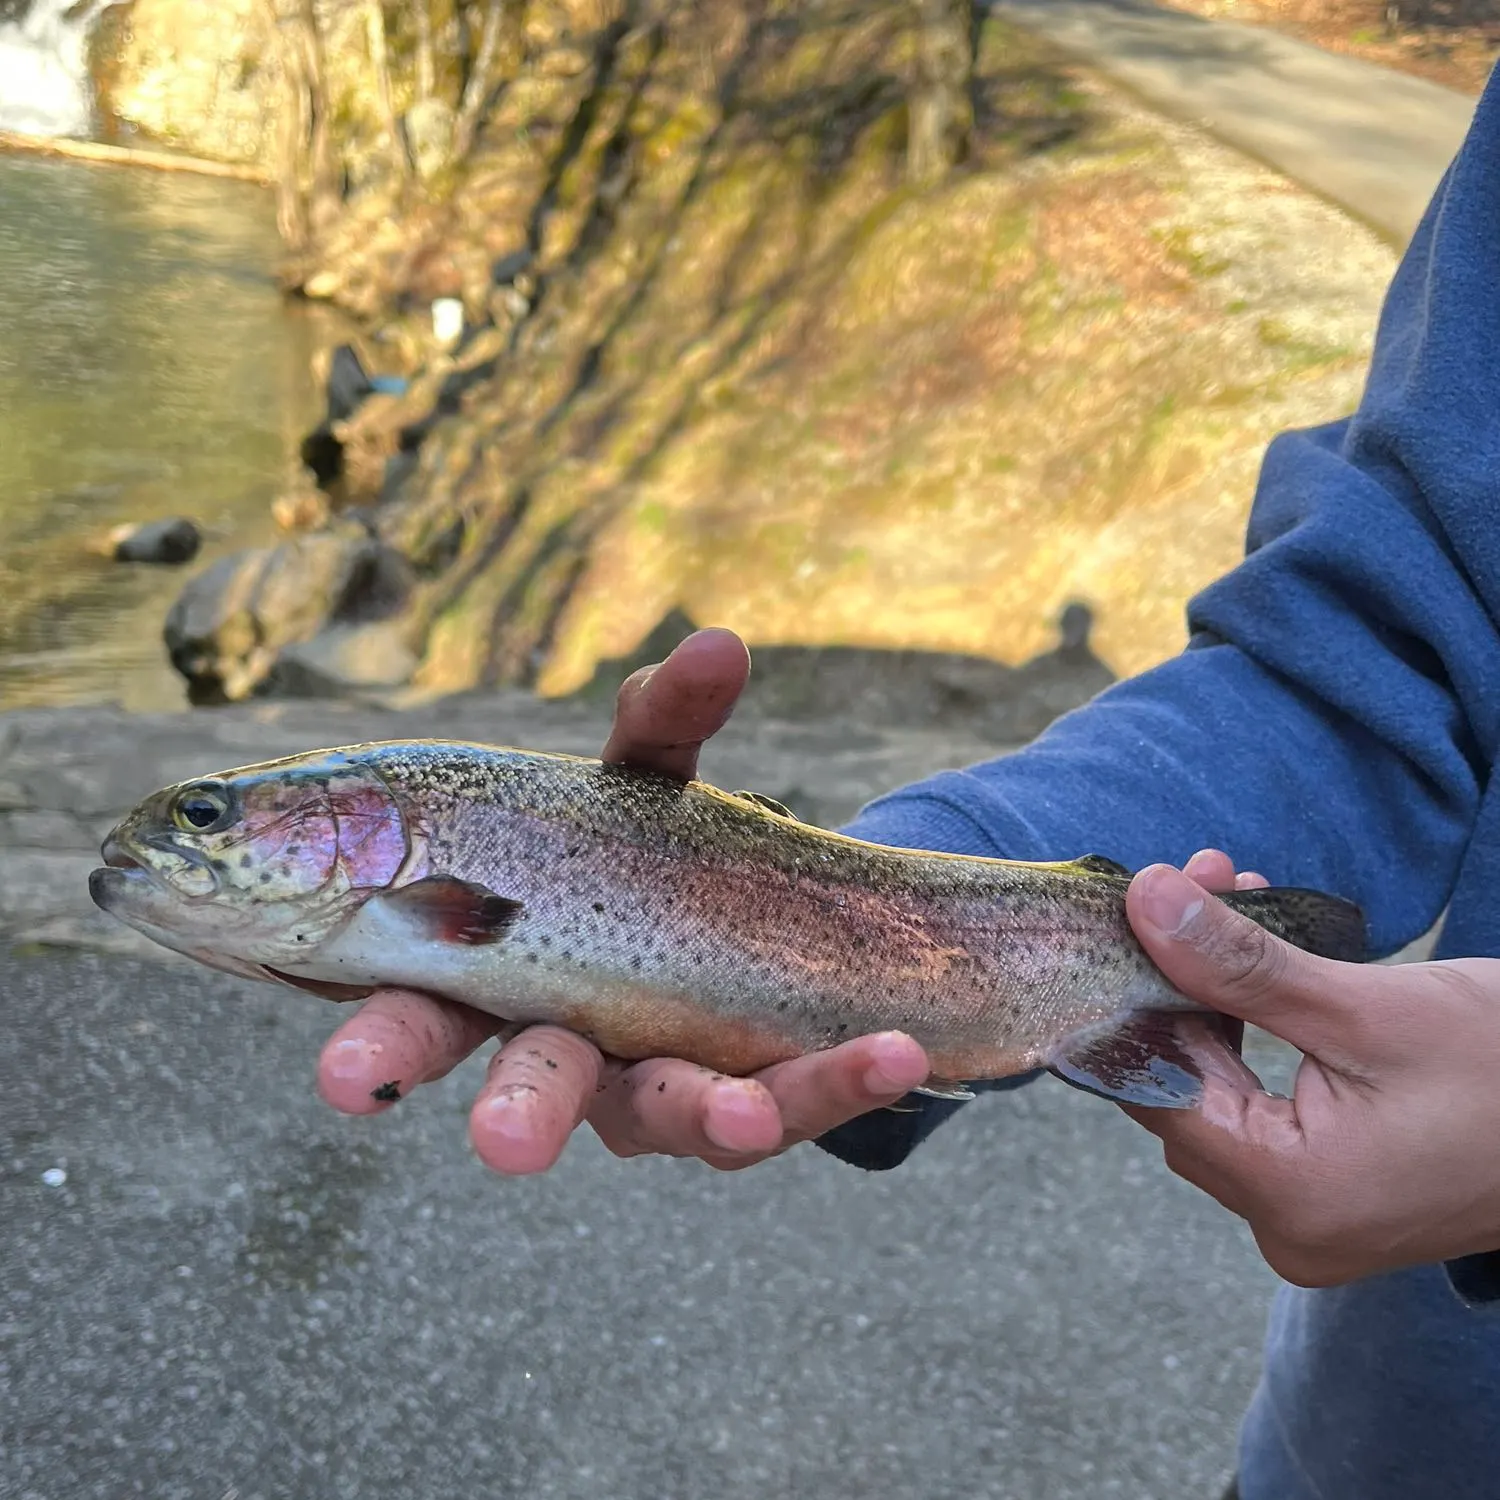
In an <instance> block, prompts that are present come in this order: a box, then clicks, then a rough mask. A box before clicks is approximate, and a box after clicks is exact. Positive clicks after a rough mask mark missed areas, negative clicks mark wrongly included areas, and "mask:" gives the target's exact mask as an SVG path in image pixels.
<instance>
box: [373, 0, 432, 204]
mask: <svg viewBox="0 0 1500 1500" xmlns="http://www.w3.org/2000/svg"><path fill="white" fill-rule="evenodd" d="M417 9H418V10H420V11H425V9H426V7H425V5H422V4H419V5H418V6H417ZM365 30H366V33H367V34H368V36H369V41H370V66H371V67H372V68H374V70H375V90H376V95H377V97H378V98H379V100H380V116H381V123H382V124H383V125H384V126H385V130H386V134H387V135H388V136H390V138H391V150H392V151H394V152H395V154H396V156H397V158H398V161H399V164H400V167H401V172H402V175H403V176H406V177H410V176H411V175H412V173H413V171H414V170H415V168H414V167H413V164H412V159H411V151H410V150H409V149H408V147H407V142H406V132H405V131H403V130H402V128H401V122H400V121H399V120H398V119H397V118H396V104H395V101H394V99H392V97H391V60H390V53H389V51H388V49H387V47H386V35H385V4H384V0H365Z"/></svg>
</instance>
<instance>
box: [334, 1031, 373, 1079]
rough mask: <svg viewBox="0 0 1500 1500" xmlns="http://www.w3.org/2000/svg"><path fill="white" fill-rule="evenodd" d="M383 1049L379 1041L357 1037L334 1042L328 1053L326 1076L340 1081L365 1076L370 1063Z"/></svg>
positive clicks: (368, 1070)
mask: <svg viewBox="0 0 1500 1500" xmlns="http://www.w3.org/2000/svg"><path fill="white" fill-rule="evenodd" d="M384 1051H385V1048H384V1047H382V1046H381V1045H380V1043H379V1042H366V1041H362V1040H360V1039H359V1038H357V1037H348V1038H346V1039H345V1040H344V1041H342V1042H336V1043H334V1045H333V1047H332V1048H331V1049H330V1050H329V1053H328V1062H327V1065H326V1066H327V1070H328V1076H329V1077H330V1078H337V1079H338V1080H339V1081H340V1082H341V1083H345V1082H348V1081H349V1080H350V1079H353V1078H364V1077H367V1076H368V1075H369V1072H370V1064H371V1063H372V1062H374V1061H375V1059H376V1058H377V1057H379V1056H380V1054H381V1053H382V1052H384Z"/></svg>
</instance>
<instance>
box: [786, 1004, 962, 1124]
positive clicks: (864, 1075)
mask: <svg viewBox="0 0 1500 1500" xmlns="http://www.w3.org/2000/svg"><path fill="white" fill-rule="evenodd" d="M931 1071H932V1069H931V1066H930V1065H929V1063H928V1061H927V1054H926V1053H925V1052H924V1051H923V1050H922V1048H921V1047H919V1046H918V1045H917V1043H916V1042H914V1041H913V1040H912V1039H911V1038H910V1037H909V1036H904V1035H903V1034H902V1033H900V1032H895V1031H890V1032H880V1033H877V1034H876V1035H874V1036H864V1037H856V1038H855V1039H854V1040H853V1041H852V1042H845V1043H844V1044H843V1045H842V1046H841V1047H834V1048H832V1049H831V1050H829V1051H827V1052H815V1053H812V1054H811V1055H810V1056H807V1057H795V1058H793V1059H792V1060H791V1061H790V1062H784V1063H777V1064H776V1066H775V1067H773V1068H767V1069H766V1070H765V1071H764V1072H763V1073H761V1074H759V1075H758V1076H759V1078H760V1081H761V1082H762V1083H763V1084H765V1086H766V1087H767V1088H768V1089H769V1090H770V1091H771V1094H772V1096H773V1097H774V1098H775V1099H776V1102H777V1104H778V1105H779V1106H780V1108H781V1118H782V1122H783V1124H784V1126H785V1129H786V1132H787V1134H788V1135H789V1136H790V1137H791V1138H792V1139H794V1140H802V1141H806V1140H812V1139H814V1138H815V1137H817V1136H820V1135H823V1134H825V1133H826V1132H827V1131H830V1130H833V1129H835V1128H836V1127H837V1126H839V1125H842V1124H844V1122H845V1121H847V1120H852V1119H854V1117H855V1116H856V1115H862V1114H867V1113H868V1112H869V1111H870V1110H872V1109H881V1108H883V1107H884V1106H885V1105H887V1104H894V1103H895V1102H896V1101H897V1100H898V1099H900V1098H901V1097H902V1096H903V1095H905V1094H909V1093H910V1092H911V1091H912V1089H914V1088H916V1087H917V1086H918V1085H919V1084H921V1083H923V1082H924V1081H925V1080H926V1078H927V1075H928V1074H929V1073H930V1072H931Z"/></svg>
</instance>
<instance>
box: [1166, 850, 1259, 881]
mask: <svg viewBox="0 0 1500 1500" xmlns="http://www.w3.org/2000/svg"><path fill="white" fill-rule="evenodd" d="M1182 873H1183V874H1184V875H1186V876H1187V877H1188V879H1189V880H1194V881H1196V882H1197V883H1198V884H1199V885H1201V886H1202V887H1203V889H1204V890H1206V891H1253V890H1258V889H1261V888H1263V887H1265V886H1268V885H1270V883H1271V882H1270V881H1269V880H1267V879H1266V877H1265V876H1264V875H1257V874H1256V873H1255V871H1254V870H1246V871H1244V872H1243V873H1242V874H1239V875H1236V874H1235V871H1234V861H1233V860H1232V859H1230V857H1229V856H1228V855H1227V854H1225V853H1224V851H1223V850H1222V849H1200V850H1199V851H1198V852H1197V853H1196V854H1195V855H1194V856H1193V857H1192V858H1191V859H1190V860H1189V861H1188V862H1187V863H1186V864H1185V865H1184V866H1183V867H1182Z"/></svg>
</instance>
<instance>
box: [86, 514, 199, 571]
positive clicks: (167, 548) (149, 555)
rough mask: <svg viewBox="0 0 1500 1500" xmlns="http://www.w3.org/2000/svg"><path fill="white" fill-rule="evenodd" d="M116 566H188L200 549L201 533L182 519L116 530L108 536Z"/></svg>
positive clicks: (192, 524)
mask: <svg viewBox="0 0 1500 1500" xmlns="http://www.w3.org/2000/svg"><path fill="white" fill-rule="evenodd" d="M109 545H110V555H111V556H112V557H113V558H114V559H115V561H116V562H133V563H165V564H180V563H186V562H191V561H192V560H193V559H194V558H195V557H196V556H197V555H198V550H199V548H201V547H202V545H203V533H202V532H201V531H199V529H198V527H197V526H196V525H195V524H194V523H193V522H192V521H189V520H188V519H187V518H186V517H185V516H173V517H171V518H169V519H167V520H163V521H144V522H141V523H139V524H135V523H132V524H130V525H128V526H117V527H116V528H115V529H114V530H113V531H112V532H110V534H109Z"/></svg>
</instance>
